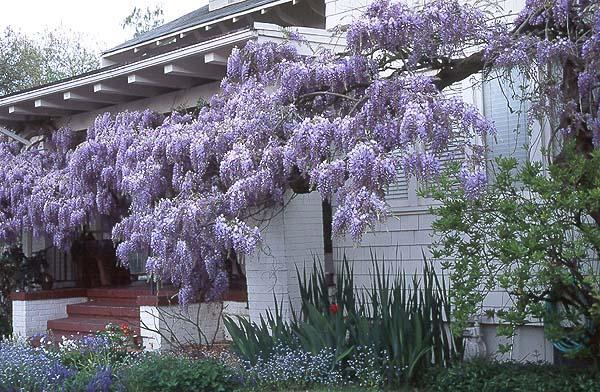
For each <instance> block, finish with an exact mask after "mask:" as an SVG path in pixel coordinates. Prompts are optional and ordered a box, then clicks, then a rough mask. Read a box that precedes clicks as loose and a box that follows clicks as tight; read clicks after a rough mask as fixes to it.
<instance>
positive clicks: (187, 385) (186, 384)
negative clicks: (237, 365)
mask: <svg viewBox="0 0 600 392" xmlns="http://www.w3.org/2000/svg"><path fill="white" fill-rule="evenodd" d="M121 377H122V380H123V382H124V384H125V388H126V390H127V391H133V392H135V391H144V392H151V391H157V392H158V391H160V392H169V391H173V392H185V391H190V392H202V391H207V392H220V391H223V392H224V391H231V390H233V389H235V387H236V386H239V384H240V382H239V379H237V378H236V377H235V376H234V375H232V372H231V370H230V369H228V368H227V367H225V366H224V365H222V364H219V363H217V362H215V361H211V360H201V361H199V360H190V359H186V358H182V357H176V356H172V355H158V354H146V355H142V356H140V357H139V358H138V359H137V360H136V361H134V363H133V364H131V365H130V366H128V367H126V368H125V369H123V372H122V373H121Z"/></svg>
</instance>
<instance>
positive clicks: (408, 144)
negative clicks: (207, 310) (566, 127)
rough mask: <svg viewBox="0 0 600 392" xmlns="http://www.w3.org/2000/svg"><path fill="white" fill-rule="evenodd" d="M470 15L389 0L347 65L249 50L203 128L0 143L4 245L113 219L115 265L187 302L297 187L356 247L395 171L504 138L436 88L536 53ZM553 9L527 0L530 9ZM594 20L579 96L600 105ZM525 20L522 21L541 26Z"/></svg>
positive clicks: (362, 28) (207, 290)
mask: <svg viewBox="0 0 600 392" xmlns="http://www.w3.org/2000/svg"><path fill="white" fill-rule="evenodd" d="M460 3H461V2H459V1H448V0H434V1H431V2H427V4H426V5H425V6H424V7H422V8H420V9H418V10H417V9H413V8H409V7H407V6H405V5H403V4H395V3H390V2H388V1H386V0H379V1H377V2H375V3H373V4H372V5H371V6H369V7H368V9H367V11H366V14H365V17H364V18H360V19H358V20H357V22H355V23H354V24H353V25H351V26H350V27H349V28H348V31H347V42H348V46H347V52H346V53H345V54H343V55H336V54H334V53H332V52H329V51H326V50H320V51H318V52H317V53H315V55H314V56H308V57H307V56H300V55H299V54H298V50H297V48H298V46H299V45H303V44H305V43H304V41H302V40H299V41H294V40H291V41H288V42H285V43H266V44H259V43H256V42H250V43H248V45H247V46H246V47H245V48H244V49H241V50H237V49H236V50H234V51H233V53H232V55H231V57H230V58H229V61H228V67H227V76H226V78H225V79H224V80H223V81H222V85H221V87H222V91H221V92H220V93H219V94H217V95H215V96H214V97H213V98H212V99H211V100H210V102H209V104H208V105H207V106H205V107H203V108H202V109H201V110H200V111H199V113H198V114H197V115H195V116H190V115H181V114H177V113H174V114H172V115H170V116H168V117H166V118H163V117H162V116H159V115H157V114H155V113H152V112H149V111H145V112H124V113H120V114H118V115H116V116H113V115H110V114H105V115H103V116H100V117H98V118H97V119H96V121H95V123H94V124H93V125H92V126H91V127H90V129H89V130H88V133H87V138H86V140H85V141H83V142H82V143H80V144H79V145H77V146H74V145H71V144H70V140H69V138H68V135H69V131H68V130H61V131H58V132H56V133H55V134H54V136H53V137H52V139H51V141H50V142H47V143H45V145H44V146H43V148H30V149H29V150H28V151H25V152H23V151H19V149H18V148H17V147H16V146H15V145H14V144H11V143H9V142H2V143H0V155H1V156H2V162H3V167H4V170H2V171H0V239H1V240H3V241H14V240H16V238H18V236H19V235H20V233H21V231H22V230H23V229H31V230H33V232H34V233H35V234H36V235H47V236H49V237H50V238H51V239H52V240H53V242H54V243H55V244H56V245H59V246H67V245H68V244H69V242H70V241H71V240H72V238H73V236H74V233H76V232H77V230H78V229H79V227H80V226H81V225H82V224H84V223H85V222H86V220H88V219H90V217H92V216H95V215H105V216H109V217H111V218H112V219H113V223H114V229H113V233H112V234H113V239H114V241H115V242H116V243H117V244H118V247H117V255H118V257H119V259H120V260H121V261H122V262H123V263H125V264H127V262H128V260H129V259H130V258H131V257H132V256H133V255H135V254H136V253H139V252H146V251H147V252H148V253H149V255H150V256H149V259H148V262H147V269H148V272H149V273H151V274H153V275H154V276H156V277H157V278H160V279H163V280H166V281H170V282H172V283H174V284H175V285H177V286H178V287H179V288H180V301H181V303H183V304H186V303H188V302H189V301H190V300H193V299H194V297H195V296H196V293H197V292H199V291H201V292H202V293H204V295H205V296H207V297H216V296H218V295H220V294H221V293H222V292H223V290H225V289H226V287H227V275H226V272H225V268H224V261H225V259H226V258H227V257H228V255H230V253H231V252H232V251H235V252H236V253H238V254H250V253H252V252H253V251H255V249H256V247H257V245H258V244H259V243H260V240H261V232H260V226H259V225H257V224H256V221H255V220H253V219H252V217H253V216H254V214H256V212H257V211H261V210H263V209H265V208H272V207H276V206H281V205H282V203H283V202H284V195H285V194H286V192H289V191H290V190H293V191H295V192H309V191H318V192H319V193H320V194H321V195H322V197H323V198H328V199H332V200H334V201H335V204H336V206H337V207H336V210H335V214H334V217H333V228H334V232H335V234H337V235H342V234H346V233H348V234H349V235H351V236H352V238H353V239H354V240H357V241H358V240H360V238H361V236H362V235H363V233H365V231H367V230H368V229H369V228H370V227H371V226H372V225H373V224H374V223H375V222H377V221H378V220H383V219H385V218H386V216H387V215H388V210H387V206H386V203H385V190H386V188H387V186H388V185H390V184H391V183H392V182H394V181H395V178H396V173H397V172H398V170H404V171H405V172H407V173H408V174H410V175H416V176H418V177H424V178H431V177H432V176H435V175H437V174H438V173H439V172H440V168H441V157H442V155H443V154H444V153H445V152H446V151H447V150H448V148H449V146H450V144H451V143H452V142H453V141H454V140H457V139H459V140H461V141H462V142H461V147H462V148H463V149H464V151H463V152H464V153H465V154H467V155H468V154H469V151H481V146H477V145H476V144H475V143H474V142H473V141H474V140H481V139H483V138H484V137H485V135H488V134H490V133H493V132H494V128H493V124H492V123H490V122H489V121H488V120H486V119H485V118H484V117H483V116H482V115H481V114H480V113H479V112H478V111H477V109H476V108H475V107H473V106H471V105H469V104H466V103H465V102H463V101H461V100H460V99H458V98H456V97H452V96H450V95H446V94H445V93H444V92H442V91H440V85H439V80H440V78H441V77H443V76H447V74H448V72H450V73H452V72H460V71H462V70H461V69H460V67H458V66H456V65H455V61H458V59H460V58H461V57H464V56H467V55H468V54H469V53H470V52H472V51H473V50H474V48H475V49H476V48H483V49H482V50H485V56H486V58H488V59H489V60H488V63H487V66H493V65H494V64H495V63H494V61H495V62H496V65H498V66H506V65H507V63H508V62H509V61H512V62H513V63H514V62H515V61H516V59H512V58H511V59H509V58H508V57H506V54H505V53H506V48H507V47H509V46H510V45H513V46H514V45H516V46H519V45H521V46H523V47H525V48H526V50H527V53H530V50H531V48H530V47H527V45H524V44H523V43H522V42H520V41H519V42H520V43H518V41H516V40H515V38H514V34H516V33H515V31H514V29H512V28H511V27H510V26H504V25H502V24H500V22H498V21H497V20H495V19H490V18H488V17H487V14H486V13H485V12H484V11H482V10H479V9H478V8H477V7H475V6H473V5H468V4H460ZM538 3H539V4H538ZM542 3H543V4H542ZM547 3H548V2H547V1H542V2H539V1H538V2H536V1H529V2H528V9H530V10H531V9H533V8H532V7H547ZM550 3H552V2H550ZM556 3H557V4H558V3H559V2H556ZM561 3H562V2H561ZM569 3H570V2H569ZM573 3H577V2H573ZM579 3H581V4H583V1H581V2H578V4H579ZM581 6H582V5H580V7H581ZM590 7H592V5H590ZM559 8H560V7H559ZM559 8H557V10H558V11H552V12H554V13H555V14H556V15H557V16H553V18H555V19H554V20H555V22H556V24H557V26H559V27H560V26H562V25H560V23H562V22H559V20H562V19H560V18H563V16H560V17H559V16H558V15H563V14H565V12H566V14H565V15H567V16H566V17H567V18H569V17H570V16H569V15H571V14H572V13H573V12H574V11H569V10H570V9H569V8H568V7H567V8H566V11H564V10H563V8H564V7H563V8H560V10H559ZM595 10H596V11H594V12H596V14H595V15H596V17H595V19H594V25H593V26H590V35H588V36H587V39H586V40H585V43H584V44H583V47H582V48H581V56H579V58H582V59H587V60H585V66H584V67H583V68H582V71H581V74H580V80H579V84H580V85H583V86H588V87H586V88H585V89H583V88H582V94H584V93H585V94H588V95H586V97H587V96H590V95H591V96H592V98H593V99H592V100H593V102H594V105H596V107H597V99H596V97H597V95H594V94H596V93H597V85H598V83H597V81H598V79H597V78H598V67H597V61H598V60H597V59H598V51H599V48H600V44H598V42H599V39H598V33H599V30H600V29H599V28H598V25H599V24H600V22H599V20H600V19H599V18H600V17H598V14H597V7H596V8H595ZM528 12H532V11H528ZM534 14H535V15H538V14H537V13H534ZM523 15H524V16H522V17H520V19H519V20H518V21H517V23H521V24H522V23H524V22H523V21H522V19H523V18H525V20H527V21H528V22H527V23H530V24H532V23H533V22H532V21H533V20H534V19H532V18H531V17H530V16H527V15H529V14H527V13H525V14H523ZM553 15H554V14H553ZM536 17H537V16H536ZM544 18H548V16H545V17H544ZM556 18H559V19H556ZM490 20H491V21H490ZM535 20H536V21H537V19H535ZM544 20H546V19H544ZM536 23H537V22H536ZM544 23H545V22H544ZM511 29H512V30H511ZM527 31H531V29H529V30H527ZM292 37H293V36H292ZM523 39H524V40H525V41H526V40H527V39H531V35H530V34H529V35H526V36H525V38H523ZM516 46H515V48H516ZM486 47H487V48H488V49H485V48H486ZM535 50H536V51H537V50H538V48H537V47H536V48H535ZM573 50H575V49H574V48H573V47H572V45H571V44H570V43H569V42H565V41H564V37H559V38H556V39H554V40H552V45H551V47H547V48H546V47H540V48H539V51H540V52H541V53H543V55H541V56H542V57H543V58H555V57H557V56H559V57H560V56H563V54H564V53H571V51H573ZM577 50H578V49H577ZM518 53H519V52H518V50H516V49H515V50H514V55H515V56H518ZM503 56H504V57H503ZM484 66H485V63H484V61H483V60H482V61H481V64H480V65H479V68H477V69H475V70H473V72H476V71H478V70H480V69H482V68H484ZM594 67H595V68H594ZM424 71H429V72H424ZM437 71H439V74H436V73H435V72H437ZM584 74H585V75H584ZM582 75H583V76H582ZM586 75H587V76H586ZM466 76H468V75H463V76H460V77H458V78H456V79H452V76H451V78H450V79H452V80H461V78H463V79H464V77H466ZM594 86H596V87H594ZM594 89H596V90H594ZM590 115H592V116H594V119H596V121H597V111H594V112H593V114H592V112H590ZM592 120H593V119H588V118H587V117H585V118H584V120H583V121H589V124H590V126H593V125H591V124H593V121H592ZM596 127H597V125H596ZM478 159H479V158H478V156H468V157H467V160H466V161H465V162H468V164H465V165H463V170H462V171H461V174H460V175H461V179H462V180H463V183H464V186H465V191H466V192H467V193H468V194H469V195H471V196H472V197H477V195H478V194H480V193H481V192H482V190H483V189H484V188H485V184H486V181H487V179H486V176H485V171H484V170H482V167H484V165H478ZM480 162H481V161H479V163H480Z"/></svg>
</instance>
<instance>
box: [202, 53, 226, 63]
mask: <svg viewBox="0 0 600 392" xmlns="http://www.w3.org/2000/svg"><path fill="white" fill-rule="evenodd" d="M204 62H205V63H206V64H218V65H227V57H225V56H223V55H222V54H219V53H216V52H209V53H206V54H205V55H204Z"/></svg>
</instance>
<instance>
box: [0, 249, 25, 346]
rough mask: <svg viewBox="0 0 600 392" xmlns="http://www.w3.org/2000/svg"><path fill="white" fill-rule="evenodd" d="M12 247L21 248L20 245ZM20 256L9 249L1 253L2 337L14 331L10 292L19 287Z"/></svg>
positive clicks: (0, 300) (0, 328)
mask: <svg viewBox="0 0 600 392" xmlns="http://www.w3.org/2000/svg"><path fill="white" fill-rule="evenodd" d="M12 249H18V250H20V248H19V247H18V246H17V247H13V248H12ZM19 256H21V255H20V254H18V253H16V252H11V251H10V250H9V249H4V250H3V252H2V254H1V255H0V337H3V336H7V335H9V334H10V333H11V332H12V328H11V315H12V301H11V300H10V293H11V292H12V291H13V290H14V289H15V288H16V287H17V282H16V273H17V270H18V267H19V264H20V263H21V258H20V257H19Z"/></svg>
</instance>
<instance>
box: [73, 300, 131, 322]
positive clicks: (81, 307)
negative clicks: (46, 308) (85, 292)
mask: <svg viewBox="0 0 600 392" xmlns="http://www.w3.org/2000/svg"><path fill="white" fill-rule="evenodd" d="M67 314H68V315H69V316H76V315H83V316H100V317H107V316H108V318H113V317H114V318H121V317H125V318H138V317H139V308H138V307H137V306H135V305H130V306H127V305H116V304H114V303H111V304H108V303H107V304H100V303H97V302H84V303H81V304H73V305H67Z"/></svg>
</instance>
